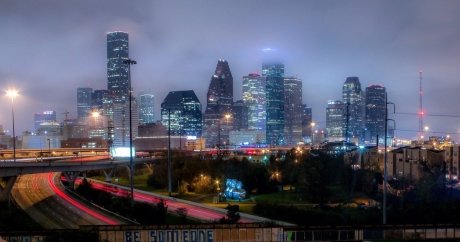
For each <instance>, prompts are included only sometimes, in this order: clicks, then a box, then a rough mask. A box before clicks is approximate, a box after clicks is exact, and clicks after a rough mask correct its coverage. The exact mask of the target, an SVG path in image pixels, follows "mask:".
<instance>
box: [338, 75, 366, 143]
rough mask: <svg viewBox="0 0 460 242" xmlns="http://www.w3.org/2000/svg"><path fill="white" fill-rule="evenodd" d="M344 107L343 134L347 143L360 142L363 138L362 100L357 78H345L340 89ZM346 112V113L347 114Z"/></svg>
mask: <svg viewBox="0 0 460 242" xmlns="http://www.w3.org/2000/svg"><path fill="white" fill-rule="evenodd" d="M342 95H343V103H344V105H346V106H345V122H344V130H345V132H346V130H348V134H346V133H345V134H344V135H345V138H347V137H348V141H355V142H362V141H363V138H364V118H365V117H364V100H363V92H362V89H361V83H360V82H359V78H358V77H347V79H346V80H345V83H344V84H343V88H342ZM347 112H348V113H347Z"/></svg>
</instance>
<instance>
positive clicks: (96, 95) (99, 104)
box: [91, 90, 109, 110]
mask: <svg viewBox="0 0 460 242" xmlns="http://www.w3.org/2000/svg"><path fill="white" fill-rule="evenodd" d="M108 98H109V91H108V90H94V92H93V94H92V101H91V108H92V109H97V110H103V109H104V103H105V100H107V99H108Z"/></svg>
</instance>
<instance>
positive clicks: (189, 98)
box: [161, 90, 203, 137]
mask: <svg viewBox="0 0 460 242" xmlns="http://www.w3.org/2000/svg"><path fill="white" fill-rule="evenodd" d="M169 118H170V119H169ZM161 123H162V124H163V125H164V126H165V127H166V128H168V123H169V124H170V126H171V135H183V136H196V137H201V134H202V128H203V124H202V113H201V103H200V101H199V100H198V97H197V96H196V95H195V92H194V91H192V90H188V91H175V92H169V93H168V95H167V96H166V98H165V99H164V100H163V102H162V103H161Z"/></svg>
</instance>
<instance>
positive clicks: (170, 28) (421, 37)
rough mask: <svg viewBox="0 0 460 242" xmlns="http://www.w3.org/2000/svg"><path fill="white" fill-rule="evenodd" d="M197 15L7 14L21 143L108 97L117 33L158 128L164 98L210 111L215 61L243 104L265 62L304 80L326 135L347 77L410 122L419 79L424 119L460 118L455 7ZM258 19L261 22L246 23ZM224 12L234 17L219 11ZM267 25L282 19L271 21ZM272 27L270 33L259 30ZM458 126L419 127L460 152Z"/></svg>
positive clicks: (239, 10) (4, 22) (87, 7)
mask: <svg viewBox="0 0 460 242" xmlns="http://www.w3.org/2000/svg"><path fill="white" fill-rule="evenodd" d="M46 3H48V4H46ZM202 3H203V5H202V6H201V8H199V7H196V6H193V5H194V4H192V3H187V2H180V3H176V4H174V3H160V2H154V3H150V2H140V3H134V4H128V3H122V2H120V4H118V7H114V6H115V5H117V4H113V5H114V6H106V4H104V3H103V2H102V3H97V4H90V3H89V2H85V1H83V2H79V3H74V4H65V3H60V2H58V1H45V4H31V2H29V1H24V2H21V3H16V2H11V3H2V5H3V6H2V8H0V9H1V10H0V13H1V14H0V20H1V21H0V23H1V24H0V26H1V27H2V29H3V30H4V33H5V38H3V39H2V40H0V44H2V46H5V47H6V48H5V53H4V54H3V55H2V56H0V80H1V84H2V85H1V86H2V90H6V89H8V88H10V87H16V88H18V89H19V90H20V96H19V97H18V98H17V99H15V105H16V110H15V115H17V116H16V117H17V119H16V125H17V126H16V129H17V134H18V135H20V133H21V132H22V131H25V130H32V127H33V114H34V113H36V112H42V111H43V110H56V111H57V114H58V119H59V120H62V119H63V116H64V115H63V113H64V112H65V111H66V110H68V111H70V112H71V115H72V117H77V113H76V95H75V90H77V88H78V87H92V88H93V89H94V90H97V89H105V87H106V84H107V77H106V53H105V51H106V46H105V38H106V33H107V32H113V31H117V30H120V31H126V32H128V33H129V34H130V52H131V53H130V55H131V56H130V57H132V58H134V59H136V60H137V61H138V62H139V64H138V65H136V66H134V67H133V68H132V74H133V75H132V80H133V88H134V91H135V93H136V94H137V93H140V92H141V91H143V90H147V89H152V91H153V94H154V95H155V96H156V97H158V98H156V103H155V109H156V110H155V116H156V117H159V106H160V105H159V101H160V100H163V99H164V97H166V94H167V93H168V92H169V91H180V90H194V91H195V92H196V93H197V96H198V99H199V100H200V102H201V103H203V104H204V103H205V100H206V98H205V96H206V95H205V94H206V91H207V87H208V85H209V74H210V73H212V71H213V70H214V66H215V62H216V60H218V59H220V58H223V59H226V60H228V62H229V65H230V67H231V69H232V75H233V82H234V84H233V88H234V93H233V94H234V100H240V99H242V94H241V92H242V82H243V76H246V75H247V74H248V73H261V66H262V63H263V61H264V60H265V59H266V58H268V57H267V56H268V55H272V56H275V59H276V61H279V62H282V63H283V64H284V67H285V76H296V77H298V78H299V79H302V80H303V83H302V84H303V90H302V91H303V98H302V99H303V102H304V103H306V104H307V105H308V106H310V107H312V108H313V121H315V122H316V123H317V124H318V126H319V127H321V128H325V119H326V117H325V116H326V115H325V109H326V106H327V100H338V99H340V97H341V91H342V88H341V87H342V84H343V82H344V81H345V78H346V77H348V76H357V77H359V79H360V81H361V85H362V89H363V90H364V89H365V88H366V87H368V86H370V85H373V84H380V85H382V86H385V87H386V89H387V92H388V100H389V101H391V102H394V103H395V104H396V109H397V111H398V112H400V113H414V114H415V113H417V112H418V101H419V100H418V82H419V76H418V74H419V70H423V71H424V73H423V86H424V100H423V106H424V107H425V110H426V112H427V113H428V114H448V115H452V116H456V115H459V114H460V112H459V111H458V110H457V108H456V103H457V102H458V101H459V100H458V97H456V92H457V91H459V89H460V85H459V84H458V83H456V81H457V78H458V77H459V76H460V71H458V70H457V69H458V68H456V65H455V60H458V57H459V54H460V45H459V44H458V43H456V41H455V40H456V39H458V37H460V32H459V30H458V29H457V28H456V23H457V22H458V21H459V20H460V17H459V16H456V12H457V10H459V9H460V4H459V3H457V2H443V3H442V4H436V3H434V2H430V1H405V2H402V3H401V2H396V1H376V2H373V3H367V2H364V1H352V2H351V4H348V3H347V4H345V3H337V2H332V1H330V2H329V1H326V2H325V3H316V2H300V1H294V2H290V3H289V4H286V3H279V2H270V4H267V5H264V6H262V4H261V2H258V1H254V2H251V3H245V2H236V4H230V3H210V2H208V1H202ZM205 3H206V4H205ZM49 4H53V9H54V10H50V9H49ZM42 5H43V6H42ZM198 5H199V4H198ZM104 7H107V9H105V8H104ZM262 7H264V11H260V12H257V11H256V13H257V15H249V14H248V13H254V10H257V9H261V8H262ZM93 8H94V9H93ZM222 8H225V9H226V10H228V11H224V12H222V11H217V10H218V9H222ZM192 9H193V11H191V10H192ZM363 10H364V11H363ZM50 11H51V12H50ZM99 11H101V12H100V13H99ZM166 13H168V14H170V15H171V16H168V15H167V14H166ZM208 13H209V14H208ZM272 13H280V16H281V15H282V16H283V17H273V18H271V16H272V15H271V14H272ZM182 15H183V17H180V18H179V17H178V16H182ZM235 16H238V18H239V19H238V18H236V17H235ZM248 16H250V17H248ZM390 16H391V17H390ZM211 19H212V20H213V21H210V20H211ZM58 20H59V21H58ZM78 20H82V21H78ZM363 20H366V21H363ZM266 21H269V23H271V25H272V26H270V27H268V25H270V24H266V25H263V24H264V23H265V22H266ZM181 25H183V26H181ZM200 28H201V29H203V31H196V29H200ZM195 32H203V33H200V34H197V33H195ZM184 39H186V41H184ZM235 40H238V41H235ZM33 44H35V45H33ZM37 46H39V48H38V47H37ZM269 48H271V49H272V50H271V51H268V50H269ZM264 50H265V51H264ZM268 52H270V53H268ZM61 83H65V85H62V84H61ZM164 83H167V85H163V84H164ZM58 85H62V86H58ZM57 87H59V88H57ZM54 88H57V90H54ZM50 93H52V94H53V95H49V94H50ZM3 102H4V103H5V104H8V105H2V107H1V108H0V110H1V113H2V115H0V124H2V125H3V127H4V129H5V130H10V129H11V117H10V111H9V110H10V103H9V100H8V99H7V98H6V97H3ZM205 108H206V107H205V106H203V109H205ZM392 118H394V119H396V122H397V130H396V135H397V136H399V137H404V138H413V137H416V135H417V130H418V117H417V115H394V116H392ZM458 119H459V118H455V117H454V118H448V117H436V116H426V117H425V119H424V123H425V125H427V126H430V132H431V134H433V135H444V134H446V133H449V134H451V135H452V136H453V137H454V138H455V139H456V140H460V136H459V135H457V137H455V133H458V132H459V129H460V127H459V126H458V125H457V123H458ZM404 130H409V131H404ZM433 131H434V132H433ZM438 132H439V133H438Z"/></svg>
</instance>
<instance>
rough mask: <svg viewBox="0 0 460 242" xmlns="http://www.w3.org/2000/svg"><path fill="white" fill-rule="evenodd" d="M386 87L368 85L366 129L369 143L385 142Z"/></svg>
mask: <svg viewBox="0 0 460 242" xmlns="http://www.w3.org/2000/svg"><path fill="white" fill-rule="evenodd" d="M385 96H386V90H385V87H382V86H379V85H372V86H369V87H366V106H365V107H366V131H365V137H366V141H367V142H368V143H377V136H378V137H379V138H378V139H379V143H383V141H384V137H385V108H386V100H385Z"/></svg>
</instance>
